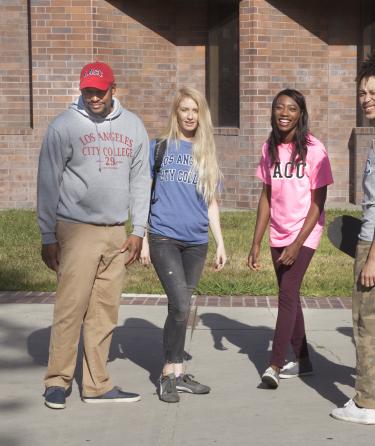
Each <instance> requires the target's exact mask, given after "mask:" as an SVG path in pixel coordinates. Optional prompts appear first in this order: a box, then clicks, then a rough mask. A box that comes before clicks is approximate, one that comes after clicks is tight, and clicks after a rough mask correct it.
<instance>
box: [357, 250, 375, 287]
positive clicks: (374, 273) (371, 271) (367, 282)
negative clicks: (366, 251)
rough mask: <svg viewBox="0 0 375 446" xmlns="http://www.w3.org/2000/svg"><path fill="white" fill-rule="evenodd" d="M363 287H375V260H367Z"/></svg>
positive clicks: (362, 272)
mask: <svg viewBox="0 0 375 446" xmlns="http://www.w3.org/2000/svg"><path fill="white" fill-rule="evenodd" d="M360 279H361V285H362V286H364V287H366V288H372V287H373V286H375V261H374V259H372V258H371V259H370V257H368V258H367V260H366V263H365V264H364V266H363V268H362V271H361V275H360Z"/></svg>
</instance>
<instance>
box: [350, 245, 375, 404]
mask: <svg viewBox="0 0 375 446" xmlns="http://www.w3.org/2000/svg"><path fill="white" fill-rule="evenodd" d="M370 246H371V243H370V242H364V241H361V240H360V241H359V242H358V246H357V252H356V259H355V264H354V289H353V334H354V341H355V345H356V353H357V377H356V382H355V389H356V392H357V393H356V396H355V397H354V401H355V402H356V403H357V404H358V405H359V406H361V407H365V408H366V409H375V287H373V288H364V287H363V286H362V285H361V284H360V282H359V280H360V277H359V275H360V273H361V270H362V268H363V266H364V264H365V262H366V259H367V255H368V252H369V249H370Z"/></svg>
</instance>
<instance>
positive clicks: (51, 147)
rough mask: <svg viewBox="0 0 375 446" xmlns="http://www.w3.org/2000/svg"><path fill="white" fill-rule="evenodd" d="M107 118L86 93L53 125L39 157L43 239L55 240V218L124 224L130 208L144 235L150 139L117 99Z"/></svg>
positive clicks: (135, 231) (135, 228) (135, 224)
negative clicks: (90, 108)
mask: <svg viewBox="0 0 375 446" xmlns="http://www.w3.org/2000/svg"><path fill="white" fill-rule="evenodd" d="M113 100H114V103H113V111H112V112H111V113H110V114H108V115H107V116H106V117H105V118H101V117H98V116H92V115H91V114H89V113H88V112H87V111H86V109H85V107H84V104H83V101H82V97H80V98H79V99H78V101H76V102H74V103H73V104H72V105H71V106H70V107H69V109H68V110H66V111H65V112H63V113H61V114H60V115H58V116H57V117H56V118H55V119H54V121H53V122H52V123H51V124H50V125H49V126H48V129H47V132H46V135H45V137H44V140H43V145H42V149H41V152H40V157H39V169H38V200H37V202H38V204H37V209H38V222H39V227H40V231H41V234H42V243H43V244H49V243H55V242H56V236H55V230H56V221H57V220H64V221H70V222H79V223H91V224H98V225H106V224H107V225H112V224H122V223H124V222H125V221H126V220H127V219H128V210H129V209H130V213H131V220H132V223H133V232H132V233H133V234H135V235H138V236H140V237H142V236H143V235H144V230H145V227H146V222H147V217H148V211H149V202H150V168H149V161H148V159H149V143H148V137H147V133H146V130H145V128H144V126H143V123H142V121H141V120H140V119H139V118H138V117H137V116H136V115H134V114H133V113H131V112H129V111H128V110H126V109H124V108H122V106H121V104H120V102H119V101H118V100H117V99H116V98H114V99H113Z"/></svg>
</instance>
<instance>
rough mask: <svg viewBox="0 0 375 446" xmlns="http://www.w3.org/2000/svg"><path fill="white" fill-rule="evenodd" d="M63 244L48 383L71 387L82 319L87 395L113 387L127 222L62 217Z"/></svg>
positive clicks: (60, 239) (60, 237)
mask: <svg viewBox="0 0 375 446" xmlns="http://www.w3.org/2000/svg"><path fill="white" fill-rule="evenodd" d="M57 240H58V243H59V245H60V248H61V257H60V265H59V271H58V286H57V292H56V303H55V309H54V316H53V324H52V331H51V341H50V350H49V361H48V370H47V374H46V377H45V385H46V387H50V386H62V387H64V388H65V389H67V388H68V387H70V385H71V383H72V380H73V374H74V370H75V366H76V360H77V349H78V342H79V338H80V332H81V327H82V324H83V378H82V394H83V396H98V395H102V394H104V393H105V392H107V391H108V390H111V389H112V388H113V383H112V382H111V380H110V378H109V375H108V372H107V368H106V362H107V358H108V352H109V347H110V343H111V339H112V333H113V330H114V328H115V327H116V325H117V319H118V308H119V303H120V295H121V289H122V285H123V279H124V272H125V267H124V260H125V255H124V254H121V253H120V248H121V247H122V245H123V244H124V242H125V240H126V233H125V230H124V227H123V226H94V225H88V224H82V223H67V222H61V221H60V222H58V224H57Z"/></svg>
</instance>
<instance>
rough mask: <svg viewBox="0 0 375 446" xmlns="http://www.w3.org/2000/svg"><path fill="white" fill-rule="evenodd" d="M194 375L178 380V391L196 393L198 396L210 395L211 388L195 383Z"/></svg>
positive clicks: (187, 375)
mask: <svg viewBox="0 0 375 446" xmlns="http://www.w3.org/2000/svg"><path fill="white" fill-rule="evenodd" d="M193 378H194V375H190V374H188V373H187V374H185V375H180V376H178V377H177V378H176V389H177V391H178V392H187V393H195V394H197V395H203V394H206V393H209V392H210V390H211V388H210V387H208V386H206V385H205V384H201V383H199V382H198V381H195V380H194V379H193Z"/></svg>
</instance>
